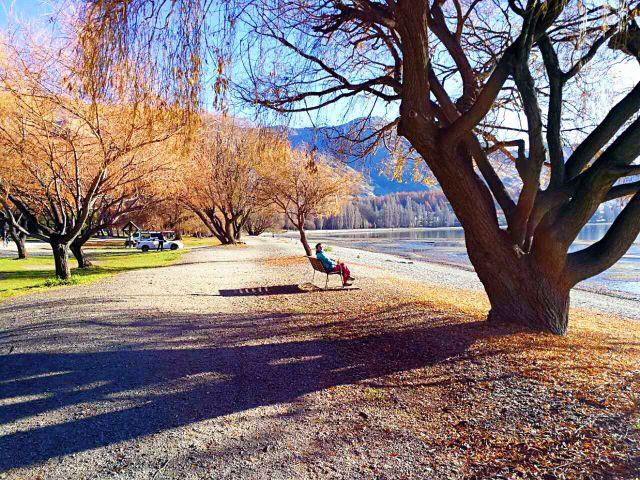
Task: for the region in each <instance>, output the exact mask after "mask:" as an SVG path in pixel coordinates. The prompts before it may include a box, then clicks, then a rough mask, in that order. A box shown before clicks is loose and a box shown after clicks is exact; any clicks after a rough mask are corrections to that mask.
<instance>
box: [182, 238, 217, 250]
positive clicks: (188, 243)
mask: <svg viewBox="0 0 640 480" xmlns="http://www.w3.org/2000/svg"><path fill="white" fill-rule="evenodd" d="M182 243H184V246H185V248H193V247H214V246H216V245H220V242H219V241H218V239H217V238H215V237H202V238H196V237H184V238H183V239H182Z"/></svg>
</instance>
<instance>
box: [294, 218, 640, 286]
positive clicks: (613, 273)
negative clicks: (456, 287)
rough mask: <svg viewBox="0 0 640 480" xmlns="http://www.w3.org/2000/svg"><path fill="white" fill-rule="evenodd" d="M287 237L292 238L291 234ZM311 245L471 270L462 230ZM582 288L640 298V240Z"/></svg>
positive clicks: (315, 234) (590, 234)
mask: <svg viewBox="0 0 640 480" xmlns="http://www.w3.org/2000/svg"><path fill="white" fill-rule="evenodd" d="M609 226H610V224H589V225H586V226H585V227H584V229H583V230H582V232H581V233H580V235H579V237H578V239H577V241H576V242H575V243H574V245H573V246H572V247H571V251H575V250H581V249H583V248H585V247H587V246H589V245H590V244H592V243H593V242H596V241H598V240H600V239H601V238H602V237H603V236H604V234H605V233H606V231H607V229H608V228H609ZM287 236H295V234H294V233H293V232H291V233H289V234H287ZM307 236H308V237H309V241H310V243H315V242H317V241H322V242H324V243H325V244H327V245H329V246H330V245H331V243H334V244H336V245H341V246H345V247H352V248H360V249H364V250H370V251H375V252H381V253H389V254H393V255H401V256H403V257H405V258H409V259H411V260H414V261H435V262H439V263H448V264H454V265H456V266H460V267H463V268H472V267H471V263H470V262H469V258H468V257H467V254H466V250H465V246H464V232H463V231H462V228H394V229H367V230H322V231H319V230H316V231H313V230H311V231H309V232H307ZM581 285H582V286H585V287H587V288H592V289H596V290H601V289H606V290H608V291H613V292H618V293H620V294H622V295H624V296H632V297H635V296H640V237H638V238H637V239H636V241H635V243H634V244H633V246H632V247H631V248H630V249H629V251H628V252H627V253H626V255H624V257H622V258H621V259H620V260H619V261H618V263H617V264H616V265H614V266H613V267H612V268H610V269H609V270H607V271H606V272H604V273H602V274H600V275H598V276H597V277H594V278H592V279H589V280H586V281H584V282H583V283H582V284H581Z"/></svg>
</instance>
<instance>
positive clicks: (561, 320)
mask: <svg viewBox="0 0 640 480" xmlns="http://www.w3.org/2000/svg"><path fill="white" fill-rule="evenodd" d="M468 235H470V234H468ZM499 244H500V241H499V240H498V241H496V242H495V248H494V249H493V251H490V252H489V251H486V250H484V252H483V249H482V248H481V247H479V246H477V245H474V242H472V241H468V242H467V250H468V252H469V258H470V259H471V263H472V264H473V266H474V267H475V270H476V273H477V274H478V277H479V278H480V281H481V282H482V284H483V285H484V288H485V291H486V293H487V296H488V297H489V302H490V304H491V310H490V311H489V316H488V320H489V321H491V322H498V323H510V324H517V325H522V326H524V327H527V328H530V329H533V330H538V331H546V332H551V333H554V334H556V335H565V334H566V333H567V326H568V320H569V292H570V291H571V285H570V282H569V280H568V279H567V277H566V276H565V275H563V273H562V272H563V270H562V269H561V268H556V267H557V266H558V265H562V264H563V261H562V259H558V260H557V261H556V262H544V263H539V262H535V261H534V260H533V259H532V258H531V256H530V255H524V254H518V253H516V251H514V250H513V249H505V248H504V246H499Z"/></svg>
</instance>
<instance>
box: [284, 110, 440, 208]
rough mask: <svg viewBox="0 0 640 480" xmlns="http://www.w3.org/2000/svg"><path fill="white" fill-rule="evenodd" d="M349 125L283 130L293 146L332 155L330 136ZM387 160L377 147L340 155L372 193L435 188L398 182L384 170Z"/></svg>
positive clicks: (332, 136)
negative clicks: (354, 154) (361, 153)
mask: <svg viewBox="0 0 640 480" xmlns="http://www.w3.org/2000/svg"><path fill="white" fill-rule="evenodd" d="M352 125H353V122H350V123H345V124H343V125H338V126H334V127H318V128H313V127H306V128H288V129H287V132H288V137H289V141H290V142H291V145H292V146H293V147H294V148H297V147H300V146H302V145H307V146H309V147H310V148H313V147H315V148H316V149H317V151H318V152H320V153H323V154H326V155H332V153H333V151H334V149H333V148H332V145H331V141H332V140H331V139H332V138H335V136H336V134H338V135H339V134H345V133H346V132H347V131H348V129H349V127H350V126H352ZM389 160H390V155H389V152H388V151H387V150H386V149H385V148H383V147H381V148H379V149H377V150H376V151H375V152H373V153H371V154H369V155H367V156H365V157H364V158H358V159H356V158H355V157H349V156H348V157H347V158H346V159H343V162H344V163H345V164H346V165H348V166H349V167H351V168H353V169H354V170H356V171H358V172H360V173H362V174H363V176H364V178H365V182H367V183H368V184H369V186H370V189H369V190H370V191H372V193H373V194H374V195H376V196H380V195H386V194H389V193H397V192H425V191H429V190H433V189H434V188H437V187H433V186H429V185H425V184H424V183H419V182H414V181H411V180H407V181H402V182H399V181H397V180H394V179H393V178H391V176H390V175H388V174H387V173H386V172H385V169H387V168H388V166H389Z"/></svg>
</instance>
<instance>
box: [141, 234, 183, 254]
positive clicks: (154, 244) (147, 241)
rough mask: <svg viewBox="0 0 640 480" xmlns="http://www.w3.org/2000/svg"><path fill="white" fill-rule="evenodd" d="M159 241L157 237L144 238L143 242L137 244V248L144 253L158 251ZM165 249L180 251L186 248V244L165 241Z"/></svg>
mask: <svg viewBox="0 0 640 480" xmlns="http://www.w3.org/2000/svg"><path fill="white" fill-rule="evenodd" d="M158 243H159V242H158V239H157V238H155V237H151V238H143V239H142V240H138V242H137V243H136V248H137V249H138V250H141V251H143V252H148V251H149V250H157V249H158ZM163 248H164V249H165V250H179V249H181V248H184V243H182V242H181V241H180V240H165V241H164V245H163Z"/></svg>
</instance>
